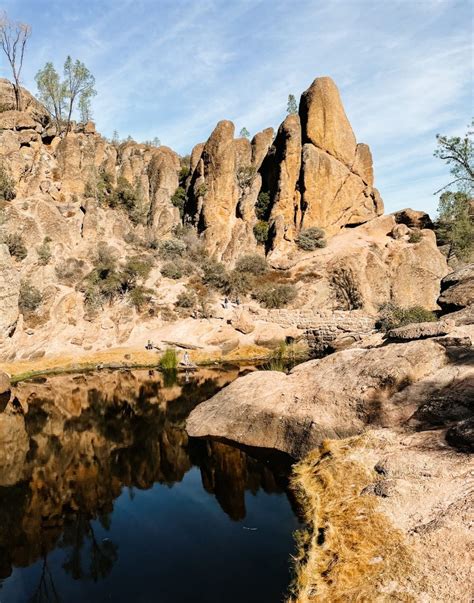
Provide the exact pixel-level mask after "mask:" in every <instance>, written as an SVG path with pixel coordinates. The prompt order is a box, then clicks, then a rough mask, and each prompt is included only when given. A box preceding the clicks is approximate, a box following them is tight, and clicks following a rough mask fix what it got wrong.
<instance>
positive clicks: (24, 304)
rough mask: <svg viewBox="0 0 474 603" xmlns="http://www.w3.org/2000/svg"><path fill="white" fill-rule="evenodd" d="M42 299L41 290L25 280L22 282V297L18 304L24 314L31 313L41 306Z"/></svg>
mask: <svg viewBox="0 0 474 603" xmlns="http://www.w3.org/2000/svg"><path fill="white" fill-rule="evenodd" d="M41 301H42V295H41V292H40V291H39V290H38V289H37V288H36V287H33V285H32V284H31V283H30V281H28V280H25V281H22V282H21V284H20V297H19V300H18V306H19V308H20V312H22V313H23V314H31V313H33V312H34V311H35V310H37V309H38V308H39V306H40V305H41Z"/></svg>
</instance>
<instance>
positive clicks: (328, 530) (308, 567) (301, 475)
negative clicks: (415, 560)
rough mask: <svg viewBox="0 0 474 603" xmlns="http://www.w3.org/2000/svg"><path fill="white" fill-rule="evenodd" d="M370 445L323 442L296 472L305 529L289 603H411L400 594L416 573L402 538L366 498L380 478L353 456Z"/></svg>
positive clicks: (356, 439) (370, 498) (372, 498)
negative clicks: (357, 450) (364, 491)
mask: <svg viewBox="0 0 474 603" xmlns="http://www.w3.org/2000/svg"><path fill="white" fill-rule="evenodd" d="M369 437H370V436H369V435H363V436H358V437H354V438H349V439H347V440H336V441H328V442H325V443H323V445H322V446H321V447H320V449H319V450H314V451H312V452H311V453H310V454H309V455H308V456H307V457H306V458H305V459H304V460H302V461H301V462H300V463H298V464H297V465H296V466H295V468H294V473H293V478H292V485H293V487H294V488H295V491H296V493H297V496H298V498H299V501H300V503H301V506H302V508H303V511H304V513H305V518H306V521H307V524H308V528H307V530H302V531H300V532H299V533H298V534H297V547H298V551H297V555H296V558H295V579H294V584H293V587H292V591H291V592H292V594H291V596H290V597H289V599H288V601H289V602H291V603H296V602H297V603H307V602H311V601H317V602H318V603H338V602H351V603H352V602H364V603H374V602H381V601H383V602H385V601H405V602H407V601H414V598H413V597H412V596H411V595H410V594H409V593H408V592H407V591H406V590H405V588H404V586H403V584H404V582H405V580H404V577H407V576H408V575H409V574H410V572H411V571H412V567H413V566H412V560H411V555H410V551H409V548H408V546H407V545H406V544H405V542H404V537H403V534H402V532H401V531H400V530H398V529H396V528H395V526H393V525H392V523H391V522H390V520H389V518H388V517H387V516H386V515H384V514H383V513H382V512H381V511H379V510H378V509H377V504H378V501H377V497H376V496H374V495H371V494H361V493H362V491H363V490H364V488H366V487H367V486H369V485H370V484H373V483H374V481H375V480H376V476H377V474H376V472H375V471H374V470H369V469H368V468H367V467H366V466H365V465H364V464H363V463H362V462H360V461H359V460H357V458H356V455H354V454H353V452H354V448H359V449H362V448H363V447H364V446H366V445H368V438H369Z"/></svg>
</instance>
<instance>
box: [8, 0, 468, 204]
mask: <svg viewBox="0 0 474 603" xmlns="http://www.w3.org/2000/svg"><path fill="white" fill-rule="evenodd" d="M0 6H1V8H5V9H6V10H7V12H8V14H9V16H10V17H11V18H14V19H19V20H23V21H26V22H27V23H30V25H31V26H32V28H33V35H32V38H31V42H30V46H29V51H28V55H27V58H26V65H25V69H24V74H23V82H24V84H25V85H26V86H27V87H28V88H29V89H30V90H32V91H34V90H35V84H34V74H35V73H36V71H37V70H38V69H39V68H40V67H42V66H43V65H44V63H45V62H46V61H53V62H54V63H55V64H56V66H57V67H61V66H62V63H63V61H64V58H65V57H66V55H67V54H70V55H71V56H72V57H73V58H79V59H81V60H82V61H84V62H85V63H86V65H87V66H88V67H89V69H90V70H91V71H92V72H93V74H94V75H95V77H96V83H97V85H96V88H97V92H98V95H97V97H96V98H95V99H94V100H93V113H94V118H95V121H96V123H97V127H98V129H99V131H101V132H102V133H103V134H105V135H106V136H111V135H112V133H113V131H114V129H117V130H118V132H119V134H120V135H121V136H122V137H126V136H127V135H128V134H130V135H131V136H133V138H135V139H136V140H145V139H151V138H153V137H154V136H158V137H159V138H160V139H161V142H162V144H166V145H169V146H171V147H172V148H174V149H175V150H176V151H178V152H180V153H182V154H184V153H187V152H189V151H190V150H191V148H192V147H193V146H194V144H195V143H197V142H200V141H203V140H206V138H207V137H208V136H209V134H210V132H211V131H212V129H213V127H214V126H215V124H216V123H217V121H219V120H220V119H231V120H232V121H234V123H235V124H236V130H237V132H238V131H239V130H240V128H241V127H242V126H246V127H247V128H248V130H250V132H251V134H252V135H253V134H254V133H255V132H257V131H259V130H261V129H263V128H265V127H268V126H273V127H275V128H276V127H278V125H279V123H280V122H281V121H282V119H283V118H284V116H285V109H286V101H287V97H288V94H290V93H293V94H295V95H296V96H297V97H299V95H300V94H301V92H302V91H303V90H305V89H306V88H307V87H308V86H309V85H310V84H311V82H312V81H313V79H314V78H315V77H317V76H320V75H330V76H331V77H332V78H333V79H334V80H335V81H336V83H337V85H338V86H339V89H340V91H341V95H342V99H343V102H344V105H345V108H346V112H347V114H348V116H349V119H350V121H351V123H352V125H353V128H354V131H355V133H356V136H357V139H358V141H360V142H366V143H368V144H369V145H370V147H371V149H372V152H373V155H374V162H375V176H376V186H377V187H378V188H379V190H380V192H381V194H382V197H383V199H384V201H385V206H386V210H387V211H394V210H396V209H400V208H403V207H414V208H417V209H424V210H426V211H429V212H431V213H434V212H435V208H436V204H437V199H436V197H434V196H433V192H434V191H435V190H437V189H438V188H440V187H441V186H442V185H443V184H444V183H446V182H448V178H449V174H448V171H447V169H446V168H445V167H444V165H443V164H442V163H441V162H440V160H438V159H435V158H433V156H432V153H433V148H434V146H435V135H436V133H438V132H442V133H447V134H456V133H458V134H461V133H463V132H464V131H465V128H466V125H467V124H468V123H469V122H470V120H471V117H472V115H473V113H474V110H473V102H472V101H473V97H472V90H473V58H472V46H473V44H472V43H473V23H472V19H473V8H472V7H473V5H472V3H471V2H468V1H464V0H462V1H461V0H418V1H417V0H398V1H397V0H324V1H321V0H291V1H290V0H252V1H247V0H233V1H232V0H200V1H195V0H113V1H112V0H2V1H1V4H0ZM1 61H2V62H1V63H0V75H2V76H8V72H7V65H6V62H5V60H4V59H3V57H2V59H1Z"/></svg>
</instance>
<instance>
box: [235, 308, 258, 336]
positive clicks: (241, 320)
mask: <svg viewBox="0 0 474 603" xmlns="http://www.w3.org/2000/svg"><path fill="white" fill-rule="evenodd" d="M230 324H231V325H232V327H233V328H234V329H235V330H236V331H239V332H240V333H243V334H244V335H248V334H249V333H252V331H254V330H255V323H254V322H253V320H252V317H251V316H250V314H249V312H247V311H246V310H244V309H240V310H236V312H235V314H234V316H233V317H232V318H231V321H230Z"/></svg>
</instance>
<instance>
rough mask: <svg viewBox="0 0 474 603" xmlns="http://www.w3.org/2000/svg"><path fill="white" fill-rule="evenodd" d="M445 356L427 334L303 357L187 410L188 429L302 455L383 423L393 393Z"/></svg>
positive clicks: (241, 380) (250, 377)
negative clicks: (294, 364) (304, 359)
mask: <svg viewBox="0 0 474 603" xmlns="http://www.w3.org/2000/svg"><path fill="white" fill-rule="evenodd" d="M447 362H448V357H447V355H446V351H445V349H444V348H443V347H442V346H440V345H438V344H436V343H434V342H432V341H429V340H424V341H423V340H422V341H413V342H409V343H407V344H404V345H399V344H391V345H387V346H384V347H382V348H378V349H350V350H344V351H342V352H337V353H335V354H332V355H330V356H327V357H326V358H323V359H321V360H312V361H310V362H305V363H303V364H300V365H299V366H297V367H296V368H294V369H293V370H292V371H291V373H290V374H289V375H285V374H283V373H276V372H270V371H262V372H255V373H251V374H249V375H247V376H245V377H242V378H239V379H237V380H236V381H234V382H233V383H232V384H231V385H229V386H228V387H227V388H225V389H224V390H222V391H221V392H219V393H218V394H216V395H215V396H214V397H213V398H211V399H210V400H208V401H207V402H204V403H203V404H200V405H199V406H198V407H197V408H196V409H195V410H194V411H193V412H192V413H191V415H190V416H189V419H188V421H187V427H186V428H187V431H188V433H189V435H191V436H198V437H205V436H215V437H223V438H227V439H230V440H234V441H237V442H239V443H241V444H245V445H249V446H262V447H266V448H275V449H278V450H281V451H284V452H287V453H288V454H290V455H292V456H294V457H300V456H302V455H303V454H305V453H306V452H307V451H309V450H311V449H312V448H314V447H316V446H317V445H318V444H319V443H320V442H321V440H323V439H324V438H331V437H336V438H340V437H346V436H348V435H353V434H355V433H359V432H361V431H362V430H363V429H364V427H365V425H367V424H369V423H374V422H375V423H377V422H383V421H384V418H385V415H386V414H387V413H386V410H385V406H386V405H388V406H389V407H390V398H391V397H392V396H393V395H394V394H396V393H397V392H398V391H400V390H403V388H405V387H406V386H407V384H408V383H415V382H417V381H419V380H420V379H423V378H424V377H427V376H429V375H431V374H432V373H434V372H435V371H436V370H438V369H440V368H441V367H443V366H444V365H445V364H446V363H447Z"/></svg>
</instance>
